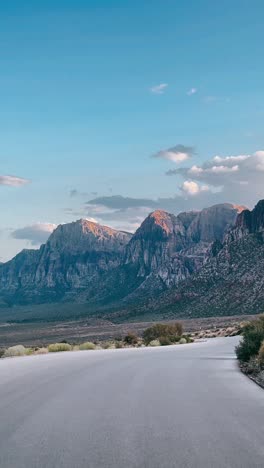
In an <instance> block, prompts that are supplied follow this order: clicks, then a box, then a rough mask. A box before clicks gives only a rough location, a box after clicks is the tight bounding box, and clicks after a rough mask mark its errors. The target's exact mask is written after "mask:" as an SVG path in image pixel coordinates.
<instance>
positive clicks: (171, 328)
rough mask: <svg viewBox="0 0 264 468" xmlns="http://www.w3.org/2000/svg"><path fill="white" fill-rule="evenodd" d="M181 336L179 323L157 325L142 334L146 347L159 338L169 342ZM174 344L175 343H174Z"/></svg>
mask: <svg viewBox="0 0 264 468" xmlns="http://www.w3.org/2000/svg"><path fill="white" fill-rule="evenodd" d="M181 335H182V324H181V323H179V322H176V323H171V324H163V323H157V324H156V325H153V326H152V327H150V328H147V329H146V330H144V332H143V339H144V342H145V344H146V345H148V344H149V343H150V342H151V341H153V340H155V339H159V338H160V337H167V338H168V339H169V340H170V341H171V342H173V339H175V337H180V336H181ZM174 342H175V341H174Z"/></svg>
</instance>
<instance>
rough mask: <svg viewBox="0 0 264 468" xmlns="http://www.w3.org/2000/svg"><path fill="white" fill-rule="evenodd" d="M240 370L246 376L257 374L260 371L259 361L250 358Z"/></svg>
mask: <svg viewBox="0 0 264 468" xmlns="http://www.w3.org/2000/svg"><path fill="white" fill-rule="evenodd" d="M242 369H243V371H244V372H245V373H246V374H258V373H259V372H260V370H261V368H260V362H259V359H258V358H257V357H256V356H252V357H251V358H250V359H249V361H248V362H247V363H244V365H243V366H242Z"/></svg>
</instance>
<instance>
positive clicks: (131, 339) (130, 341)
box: [124, 332, 138, 345]
mask: <svg viewBox="0 0 264 468" xmlns="http://www.w3.org/2000/svg"><path fill="white" fill-rule="evenodd" d="M124 342H125V343H126V344H127V345H136V344H137V343H138V337H137V335H136V334H135V333H132V332H129V333H128V334H127V335H126V336H125V338H124Z"/></svg>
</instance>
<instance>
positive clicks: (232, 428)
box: [0, 338, 264, 468]
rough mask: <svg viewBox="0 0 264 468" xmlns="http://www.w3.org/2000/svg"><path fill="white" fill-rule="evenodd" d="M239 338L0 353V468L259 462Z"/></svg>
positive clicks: (256, 403) (263, 421)
mask: <svg viewBox="0 0 264 468" xmlns="http://www.w3.org/2000/svg"><path fill="white" fill-rule="evenodd" d="M237 342H238V339H237V338H219V339H214V340H211V341H208V342H206V343H199V344H198V343H196V344H192V345H182V346H172V347H162V348H146V349H145V348H142V349H128V350H106V351H83V352H75V353H74V352H72V353H61V354H53V355H46V356H32V357H25V358H13V359H5V360H1V361H0V467H1V468H16V467H17V468H174V467H177V468H178V467H179V468H185V467H186V468H200V467H201V468H220V467H221V468H222V467H232V468H249V467H250V468H256V467H259V468H260V467H261V468H263V466H264V390H262V389H261V388H260V387H258V386H257V385H256V384H254V383H253V382H251V381H250V380H249V379H247V378H246V377H245V376H244V375H242V374H241V373H240V372H239V371H238V369H237V363H236V361H235V359H234V346H235V345H236V343H237Z"/></svg>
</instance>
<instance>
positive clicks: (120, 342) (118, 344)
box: [115, 341, 123, 349]
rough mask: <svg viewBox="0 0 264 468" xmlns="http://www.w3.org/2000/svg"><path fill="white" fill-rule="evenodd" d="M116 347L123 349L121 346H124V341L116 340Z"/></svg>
mask: <svg viewBox="0 0 264 468" xmlns="http://www.w3.org/2000/svg"><path fill="white" fill-rule="evenodd" d="M115 347H116V349H121V348H123V343H122V341H115Z"/></svg>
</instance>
